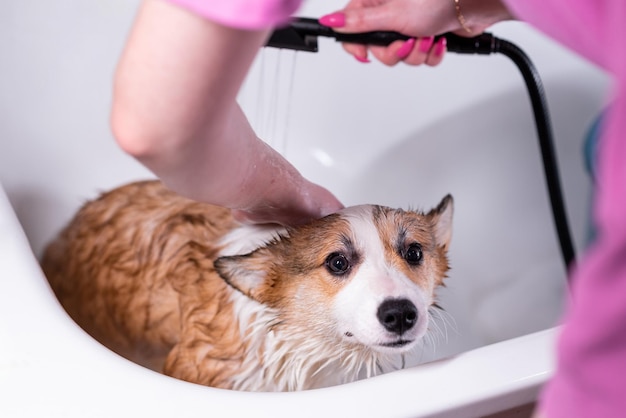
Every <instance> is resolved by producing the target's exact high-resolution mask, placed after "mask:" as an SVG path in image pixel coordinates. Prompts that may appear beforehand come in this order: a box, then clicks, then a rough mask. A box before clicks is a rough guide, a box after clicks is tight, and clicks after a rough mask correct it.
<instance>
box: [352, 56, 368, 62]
mask: <svg viewBox="0 0 626 418" xmlns="http://www.w3.org/2000/svg"><path fill="white" fill-rule="evenodd" d="M354 58H356V60H357V61H358V62H362V63H365V64H367V63H369V62H370V60H369V59H368V58H367V57H359V56H358V55H355V56H354Z"/></svg>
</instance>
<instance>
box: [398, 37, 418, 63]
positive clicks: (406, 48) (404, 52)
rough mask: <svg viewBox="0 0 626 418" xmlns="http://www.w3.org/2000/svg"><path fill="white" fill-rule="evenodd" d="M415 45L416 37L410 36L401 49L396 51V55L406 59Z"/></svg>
mask: <svg viewBox="0 0 626 418" xmlns="http://www.w3.org/2000/svg"><path fill="white" fill-rule="evenodd" d="M414 46H415V38H410V39H407V40H406V41H405V42H404V43H403V44H402V46H401V47H400V49H398V50H397V51H396V56H397V57H398V58H400V59H404V58H406V57H407V56H408V55H409V54H410V53H411V51H412V50H413V47H414Z"/></svg>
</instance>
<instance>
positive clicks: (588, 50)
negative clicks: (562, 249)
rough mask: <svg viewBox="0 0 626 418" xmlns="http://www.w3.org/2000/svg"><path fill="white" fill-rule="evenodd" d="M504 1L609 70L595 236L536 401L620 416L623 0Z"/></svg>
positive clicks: (625, 269) (554, 413)
mask: <svg viewBox="0 0 626 418" xmlns="http://www.w3.org/2000/svg"><path fill="white" fill-rule="evenodd" d="M505 1H506V3H507V4H508V6H509V8H510V10H511V11H512V12H513V13H515V14H516V15H517V16H518V17H519V18H520V19H523V20H525V21H527V22H529V23H531V24H534V25H535V26H536V27H537V28H538V29H540V30H542V31H543V32H545V33H546V34H548V35H550V36H551V37H552V38H554V39H556V40H557V41H559V42H562V43H563V44H564V45H566V46H568V47H569V48H570V49H572V50H574V51H577V52H578V53H579V54H581V55H582V56H584V57H586V58H588V59H589V60H591V61H593V62H595V63H596V64H597V65H599V66H601V67H602V68H604V69H605V70H607V72H609V73H611V74H612V75H613V78H614V88H613V96H612V97H611V98H609V99H610V104H611V109H610V112H609V114H608V115H607V118H606V119H605V124H604V126H603V128H602V136H601V138H600V144H599V146H600V148H599V161H598V162H597V167H598V173H597V183H596V185H597V187H596V196H595V202H594V221H595V224H596V227H597V228H598V230H597V232H598V236H597V240H596V242H595V243H594V245H593V246H592V247H591V248H590V250H589V251H588V252H587V253H586V254H585V255H584V256H583V257H582V258H581V259H580V261H579V263H578V266H577V268H575V269H574V272H573V280H574V285H573V289H572V300H571V304H570V307H569V311H568V313H567V314H566V316H565V318H564V319H565V322H564V326H563V331H562V334H561V336H560V339H559V344H558V353H557V354H558V361H557V371H556V374H555V376H554V378H553V379H552V381H551V382H550V383H549V384H548V386H547V387H546V389H545V390H544V393H543V396H542V401H541V408H542V410H543V411H544V412H545V414H546V416H547V417H548V418H565V417H567V418H575V417H602V418H611V417H620V416H626V415H625V414H626V44H625V42H626V2H625V1H624V0H505ZM581 82H584V80H581Z"/></svg>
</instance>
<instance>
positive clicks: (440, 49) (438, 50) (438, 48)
mask: <svg viewBox="0 0 626 418" xmlns="http://www.w3.org/2000/svg"><path fill="white" fill-rule="evenodd" d="M446 45H447V40H446V38H445V36H444V37H441V39H439V40H438V41H437V45H435V51H434V53H435V55H436V56H438V57H439V56H441V55H443V53H444V51H445V50H446Z"/></svg>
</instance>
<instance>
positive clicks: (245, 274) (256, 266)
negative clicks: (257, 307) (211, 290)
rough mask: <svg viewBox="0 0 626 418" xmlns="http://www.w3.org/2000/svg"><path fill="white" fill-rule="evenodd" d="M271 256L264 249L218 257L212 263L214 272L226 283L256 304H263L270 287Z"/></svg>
mask: <svg viewBox="0 0 626 418" xmlns="http://www.w3.org/2000/svg"><path fill="white" fill-rule="evenodd" d="M270 263H271V256H270V254H269V250H268V249H267V248H266V247H262V248H259V249H258V250H255V251H253V252H251V253H249V254H244V255H233V256H224V257H219V258H218V259H217V260H215V262H214V263H213V265H214V267H215V271H216V272H217V274H219V276H220V277H221V278H222V279H224V281H225V282H226V283H228V284H229V285H230V286H232V287H233V288H235V289H236V290H238V291H240V292H241V293H243V294H244V295H246V296H248V297H249V298H251V299H254V300H256V301H257V302H260V303H264V298H263V295H264V293H265V290H266V289H267V288H268V287H271V285H272V284H271V283H268V282H270V281H271V279H270V275H269V274H268V268H269V266H271V264H270Z"/></svg>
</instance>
